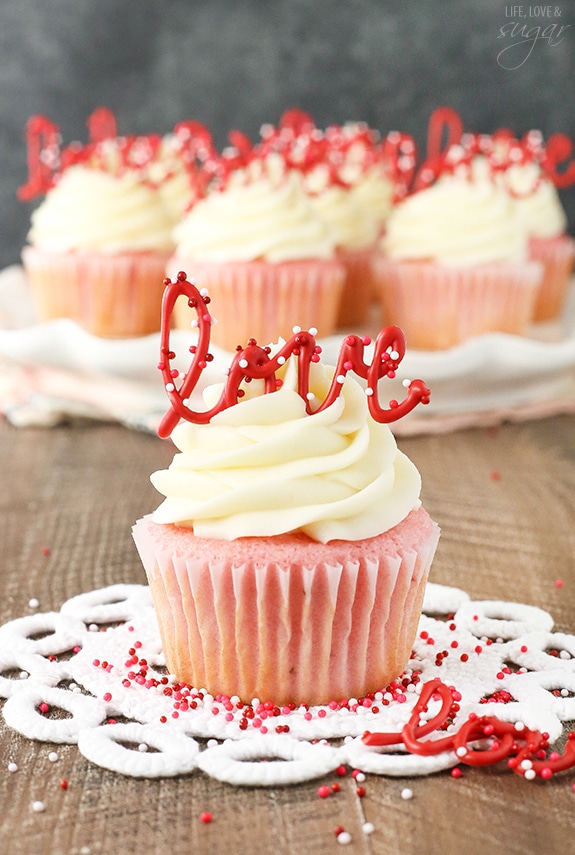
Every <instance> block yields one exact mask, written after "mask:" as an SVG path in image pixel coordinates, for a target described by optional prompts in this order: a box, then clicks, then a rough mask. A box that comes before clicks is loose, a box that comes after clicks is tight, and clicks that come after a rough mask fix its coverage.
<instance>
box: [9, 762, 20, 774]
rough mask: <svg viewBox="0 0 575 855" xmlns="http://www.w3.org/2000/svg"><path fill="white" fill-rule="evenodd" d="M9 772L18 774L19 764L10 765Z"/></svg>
mask: <svg viewBox="0 0 575 855" xmlns="http://www.w3.org/2000/svg"><path fill="white" fill-rule="evenodd" d="M8 771H9V772H17V771H18V764H17V763H8Z"/></svg>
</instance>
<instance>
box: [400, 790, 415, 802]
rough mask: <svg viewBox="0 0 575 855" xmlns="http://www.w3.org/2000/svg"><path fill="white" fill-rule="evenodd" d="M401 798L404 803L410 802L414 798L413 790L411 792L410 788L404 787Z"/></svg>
mask: <svg viewBox="0 0 575 855" xmlns="http://www.w3.org/2000/svg"><path fill="white" fill-rule="evenodd" d="M401 798H402V799H403V800H404V801H409V799H412V798H413V790H410V789H409V787H404V788H403V790H402V791H401Z"/></svg>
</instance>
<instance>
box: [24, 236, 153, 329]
mask: <svg viewBox="0 0 575 855" xmlns="http://www.w3.org/2000/svg"><path fill="white" fill-rule="evenodd" d="M168 257H169V256H168V254H166V253H159V252H158V253H155V252H146V253H120V254H115V255H104V254H103V253H96V252H69V253H49V252H44V251H42V250H39V249H36V248H35V247H25V248H24V250H23V251H22V261H23V263H24V267H25V269H26V274H27V277H28V280H29V282H30V287H31V290H32V295H33V298H34V303H35V306H36V311H37V314H38V318H39V320H40V321H49V320H52V319H53V318H71V319H72V320H73V321H76V322H77V323H78V324H80V326H82V327H83V328H84V329H85V330H87V331H88V332H90V333H92V334H93V335H96V336H103V337H109V338H131V337H134V336H143V335H149V334H150V333H153V332H157V331H158V330H159V329H160V317H161V305H162V294H163V291H164V277H165V275H166V274H165V269H166V262H167V259H168Z"/></svg>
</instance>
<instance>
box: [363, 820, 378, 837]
mask: <svg viewBox="0 0 575 855" xmlns="http://www.w3.org/2000/svg"><path fill="white" fill-rule="evenodd" d="M361 830H362V831H363V833H364V834H373V832H374V831H375V825H374V824H373V822H364V823H363V825H362V826H361Z"/></svg>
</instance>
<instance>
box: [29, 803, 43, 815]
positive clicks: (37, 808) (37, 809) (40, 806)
mask: <svg viewBox="0 0 575 855" xmlns="http://www.w3.org/2000/svg"><path fill="white" fill-rule="evenodd" d="M32 810H33V811H34V813H42V811H44V810H46V805H45V804H44V802H32Z"/></svg>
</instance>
